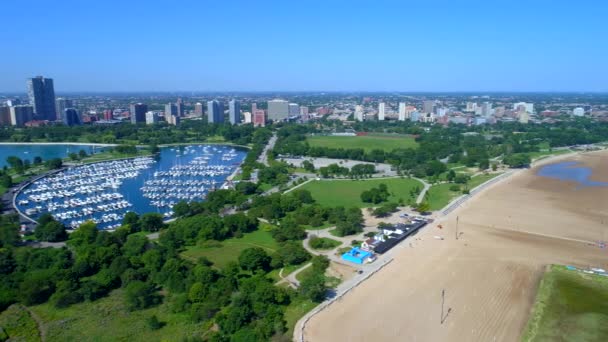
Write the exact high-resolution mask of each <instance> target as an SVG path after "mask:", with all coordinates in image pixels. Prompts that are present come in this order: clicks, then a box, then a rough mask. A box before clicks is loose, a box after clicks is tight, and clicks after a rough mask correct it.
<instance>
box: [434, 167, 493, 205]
mask: <svg viewBox="0 0 608 342" xmlns="http://www.w3.org/2000/svg"><path fill="white" fill-rule="evenodd" d="M499 175H500V173H489V174H480V175H477V176H475V177H473V178H471V179H469V180H468V181H467V183H466V184H461V185H459V187H460V189H461V190H459V191H453V190H452V188H453V187H454V185H456V184H454V183H441V184H435V185H433V186H431V188H430V189H429V191H428V192H427V196H426V201H427V202H428V204H429V209H430V210H433V211H435V210H440V209H442V208H443V207H445V206H446V205H448V204H449V203H450V202H451V201H452V200H454V199H455V198H456V197H458V196H461V195H462V194H463V193H462V189H468V190H473V189H474V188H475V187H477V186H479V185H481V184H483V183H485V182H486V181H489V180H490V179H492V178H494V177H496V176H499Z"/></svg>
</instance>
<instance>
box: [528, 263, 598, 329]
mask: <svg viewBox="0 0 608 342" xmlns="http://www.w3.org/2000/svg"><path fill="white" fill-rule="evenodd" d="M522 341H608V278H607V277H603V276H599V275H590V274H585V273H581V272H578V271H570V270H567V269H566V268H565V267H564V266H556V265H553V266H551V269H550V270H548V271H547V272H546V273H545V275H544V276H543V279H542V280H541V283H540V286H539V289H538V293H537V295H536V303H535V304H534V308H533V310H532V314H531V316H530V320H529V321H528V326H527V327H526V330H525V332H524V336H523V338H522Z"/></svg>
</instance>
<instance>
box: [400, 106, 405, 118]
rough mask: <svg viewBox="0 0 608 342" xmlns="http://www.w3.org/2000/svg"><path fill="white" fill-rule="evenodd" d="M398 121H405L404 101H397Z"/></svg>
mask: <svg viewBox="0 0 608 342" xmlns="http://www.w3.org/2000/svg"><path fill="white" fill-rule="evenodd" d="M399 121H405V102H399Z"/></svg>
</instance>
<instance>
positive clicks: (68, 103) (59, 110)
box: [55, 97, 74, 122]
mask: <svg viewBox="0 0 608 342" xmlns="http://www.w3.org/2000/svg"><path fill="white" fill-rule="evenodd" d="M73 107H74V106H73V105H72V100H68V99H64V98H63V97H59V98H57V99H56V100H55V113H56V114H57V120H58V121H61V122H64V120H63V114H64V113H65V109H66V108H73Z"/></svg>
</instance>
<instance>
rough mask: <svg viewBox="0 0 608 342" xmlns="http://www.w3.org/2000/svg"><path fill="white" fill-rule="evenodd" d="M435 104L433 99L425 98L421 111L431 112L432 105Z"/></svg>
mask: <svg viewBox="0 0 608 342" xmlns="http://www.w3.org/2000/svg"><path fill="white" fill-rule="evenodd" d="M434 106H435V101H431V100H427V101H424V102H422V112H423V113H427V114H429V113H433V107H434Z"/></svg>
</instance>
